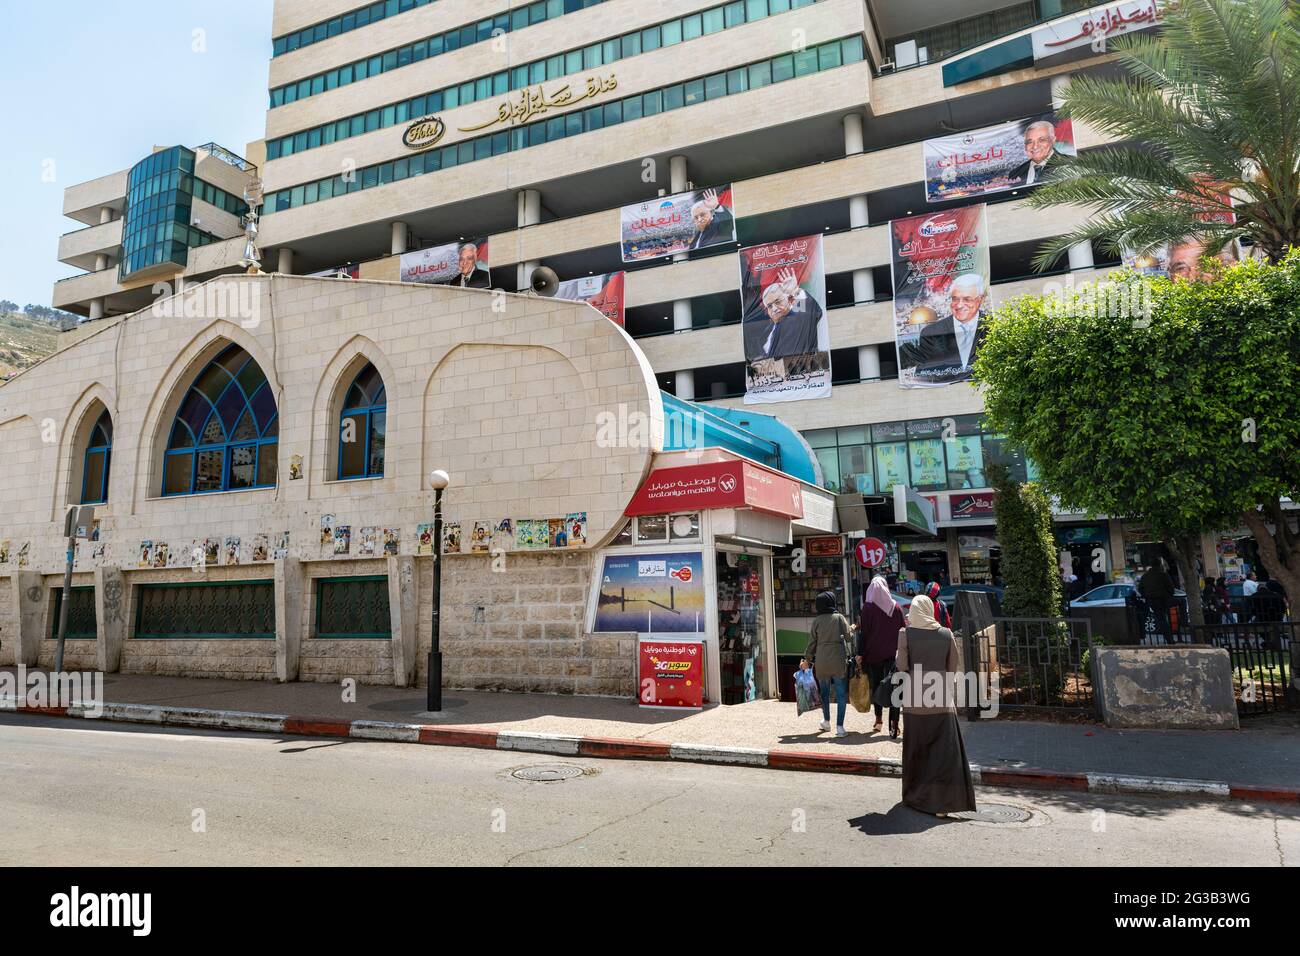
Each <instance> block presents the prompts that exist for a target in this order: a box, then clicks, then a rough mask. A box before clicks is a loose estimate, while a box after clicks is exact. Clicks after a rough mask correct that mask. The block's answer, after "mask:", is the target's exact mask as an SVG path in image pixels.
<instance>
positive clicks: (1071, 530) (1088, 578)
mask: <svg viewBox="0 0 1300 956" xmlns="http://www.w3.org/2000/svg"><path fill="white" fill-rule="evenodd" d="M1109 540H1110V534H1109V532H1108V531H1107V530H1106V525H1104V524H1086V525H1065V526H1061V527H1058V528H1057V529H1056V548H1057V557H1058V558H1059V561H1060V565H1061V576H1062V579H1063V580H1064V581H1065V583H1066V584H1067V585H1070V582H1069V580H1068V577H1069V576H1070V575H1073V576H1074V577H1075V579H1076V580H1075V581H1074V582H1073V585H1072V586H1067V587H1066V588H1065V595H1066V597H1068V598H1070V599H1074V598H1076V597H1079V596H1080V595H1081V594H1083V593H1085V592H1086V591H1089V590H1091V589H1092V588H1099V587H1101V586H1102V585H1104V584H1107V583H1109V581H1110V570H1111V567H1110V563H1111V562H1110V548H1109V546H1108V542H1109Z"/></svg>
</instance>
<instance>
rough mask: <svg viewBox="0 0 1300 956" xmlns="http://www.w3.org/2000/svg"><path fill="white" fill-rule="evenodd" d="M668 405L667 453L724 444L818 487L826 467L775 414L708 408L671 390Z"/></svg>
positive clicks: (665, 432)
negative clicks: (676, 394)
mask: <svg viewBox="0 0 1300 956" xmlns="http://www.w3.org/2000/svg"><path fill="white" fill-rule="evenodd" d="M661 394H662V396H663V403H664V451H686V450H688V449H691V448H709V447H718V448H725V449H726V450H727V451H730V452H734V453H735V454H737V455H742V456H743V457H745V458H749V459H751V460H752V461H756V462H758V463H759V464H761V465H767V466H768V467H769V468H774V469H776V470H777V471H780V472H783V473H784V474H787V475H789V476H790V477H791V478H797V479H798V480H799V481H803V482H807V483H808V484H810V485H816V486H817V487H819V488H820V487H825V486H824V485H823V483H822V472H821V465H820V464H819V463H818V461H817V456H816V455H814V454H813V450H812V448H810V447H809V445H808V443H807V442H806V441H804V438H803V436H802V435H800V434H799V433H798V432H797V431H795V430H794V429H793V428H791V427H790V426H789V425H787V424H786V423H785V422H783V421H781V419H779V418H777V417H776V416H775V415H765V414H763V413H762V412H755V411H751V410H750V409H748V408H726V407H724V406H712V407H706V406H704V405H700V404H697V403H696V402H688V401H685V400H684V399H680V398H678V397H676V396H675V395H669V394H668V393H667V392H662V393H661Z"/></svg>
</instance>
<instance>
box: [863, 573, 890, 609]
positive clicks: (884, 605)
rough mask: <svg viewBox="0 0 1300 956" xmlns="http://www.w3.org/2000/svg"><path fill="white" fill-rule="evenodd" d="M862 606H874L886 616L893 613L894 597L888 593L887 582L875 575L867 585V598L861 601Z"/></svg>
mask: <svg viewBox="0 0 1300 956" xmlns="http://www.w3.org/2000/svg"><path fill="white" fill-rule="evenodd" d="M863 603H864V604H874V605H875V606H876V607H878V608H880V609H881V610H882V611H884V612H885V613H886V614H893V613H894V597H893V595H892V594H890V593H889V582H888V581H886V580H885V579H884V578H883V577H881V576H880V575H879V574H877V575H876V576H875V577H874V578H872V579H871V583H870V584H868V585H867V596H866V597H865V598H864V599H863Z"/></svg>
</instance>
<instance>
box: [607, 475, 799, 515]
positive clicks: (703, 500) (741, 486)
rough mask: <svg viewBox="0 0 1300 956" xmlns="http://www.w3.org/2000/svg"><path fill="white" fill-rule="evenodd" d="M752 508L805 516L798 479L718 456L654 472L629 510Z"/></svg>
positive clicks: (628, 512)
mask: <svg viewBox="0 0 1300 956" xmlns="http://www.w3.org/2000/svg"><path fill="white" fill-rule="evenodd" d="M720 508H752V509H753V510H755V511H762V512H766V513H768V514H774V515H780V516H782V517H786V518H802V517H803V495H802V493H801V490H800V485H799V482H797V481H795V480H794V479H793V478H790V477H788V476H786V475H783V474H781V473H780V472H777V471H773V470H772V469H770V468H764V467H763V466H762V465H756V464H754V463H753V462H748V461H713V462H705V463H703V464H698V465H684V466H681V467H677V468H656V469H655V470H654V471H652V472H651V473H650V477H648V478H647V479H646V480H645V481H644V482H642V483H641V487H640V488H639V489H638V490H637V493H636V495H635V496H634V497H633V498H632V501H631V503H629V504H628V506H627V508H626V510H624V512H623V513H624V514H625V515H627V516H629V517H635V516H638V515H661V514H667V513H669V512H673V511H697V510H708V509H720Z"/></svg>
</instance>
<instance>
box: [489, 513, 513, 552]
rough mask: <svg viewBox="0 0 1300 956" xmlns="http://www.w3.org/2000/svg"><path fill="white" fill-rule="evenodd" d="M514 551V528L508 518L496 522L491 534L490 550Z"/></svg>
mask: <svg viewBox="0 0 1300 956" xmlns="http://www.w3.org/2000/svg"><path fill="white" fill-rule="evenodd" d="M514 549H515V526H514V522H512V521H511V520H510V519H509V518H502V519H501V520H500V521H498V522H497V526H496V528H495V530H493V532H492V550H494V551H513V550H514Z"/></svg>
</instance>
